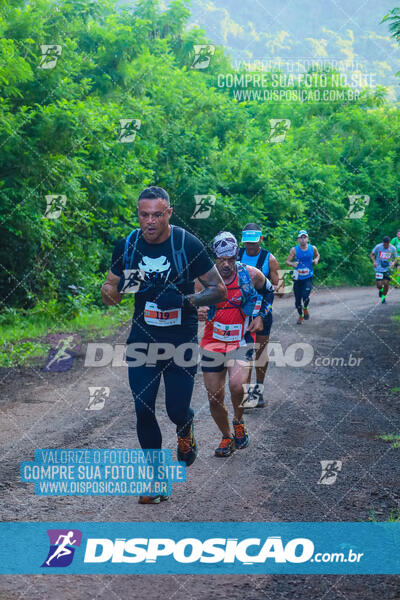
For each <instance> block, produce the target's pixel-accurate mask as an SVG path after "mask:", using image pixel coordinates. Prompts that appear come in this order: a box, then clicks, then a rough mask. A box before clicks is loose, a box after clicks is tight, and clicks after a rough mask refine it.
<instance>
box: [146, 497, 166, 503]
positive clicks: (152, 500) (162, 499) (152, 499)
mask: <svg viewBox="0 0 400 600" xmlns="http://www.w3.org/2000/svg"><path fill="white" fill-rule="evenodd" d="M168 498H169V496H139V504H160V502H165V501H166V500H168Z"/></svg>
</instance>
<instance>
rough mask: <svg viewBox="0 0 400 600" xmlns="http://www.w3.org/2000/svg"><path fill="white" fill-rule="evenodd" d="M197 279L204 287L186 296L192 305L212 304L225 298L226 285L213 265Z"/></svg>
mask: <svg viewBox="0 0 400 600" xmlns="http://www.w3.org/2000/svg"><path fill="white" fill-rule="evenodd" d="M198 279H199V282H200V283H201V285H202V286H203V287H204V289H203V290H202V291H201V292H197V293H196V294H190V295H189V296H186V298H187V300H189V302H191V303H192V304H193V305H194V306H212V305H213V304H218V302H223V301H224V300H226V297H227V291H226V287H225V284H224V282H223V281H222V278H221V275H220V274H219V273H218V270H217V267H216V266H215V265H214V266H213V268H212V269H210V270H209V271H208V272H207V273H205V274H204V275H201V276H200V277H199V278H198Z"/></svg>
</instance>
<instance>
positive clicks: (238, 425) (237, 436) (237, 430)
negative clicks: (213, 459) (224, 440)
mask: <svg viewBox="0 0 400 600" xmlns="http://www.w3.org/2000/svg"><path fill="white" fill-rule="evenodd" d="M233 431H234V434H233V437H234V440H235V446H236V448H237V449H238V450H242V449H243V448H247V446H248V445H249V443H250V439H249V434H248V433H247V429H246V425H245V424H244V423H243V421H237V420H236V419H234V421H233Z"/></svg>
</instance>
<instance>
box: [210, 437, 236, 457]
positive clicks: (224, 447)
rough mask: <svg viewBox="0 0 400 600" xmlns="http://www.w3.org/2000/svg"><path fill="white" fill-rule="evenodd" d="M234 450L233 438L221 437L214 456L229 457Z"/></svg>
mask: <svg viewBox="0 0 400 600" xmlns="http://www.w3.org/2000/svg"><path fill="white" fill-rule="evenodd" d="M235 450H236V446H235V440H234V439H233V437H223V438H222V440H221V443H220V445H219V446H218V448H216V449H215V456H222V457H225V456H230V455H231V454H233V453H234V452H235Z"/></svg>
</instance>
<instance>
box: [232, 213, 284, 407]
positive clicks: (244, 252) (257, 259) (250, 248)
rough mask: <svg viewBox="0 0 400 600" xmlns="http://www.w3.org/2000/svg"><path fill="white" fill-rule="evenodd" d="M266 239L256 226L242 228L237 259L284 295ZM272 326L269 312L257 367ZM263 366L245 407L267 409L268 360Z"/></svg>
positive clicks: (259, 337) (260, 334) (259, 339)
mask: <svg viewBox="0 0 400 600" xmlns="http://www.w3.org/2000/svg"><path fill="white" fill-rule="evenodd" d="M262 240H263V235H262V228H261V226H260V225H257V223H247V225H246V226H245V227H244V228H243V232H242V243H243V244H244V247H242V248H240V249H239V255H238V260H239V261H240V262H242V263H244V264H245V265H249V266H250V267H256V268H257V269H259V270H260V271H261V272H262V273H263V274H264V275H265V277H267V279H269V280H270V281H271V283H272V284H273V285H274V287H275V292H276V293H277V295H278V296H282V295H283V291H282V292H281V290H283V280H282V277H281V271H280V268H279V263H278V261H277V260H276V258H275V256H274V255H273V254H272V253H271V252H269V251H268V250H265V249H264V248H261V242H262ZM260 302H261V297H259V299H258V304H257V305H256V307H255V309H254V314H255V315H256V314H257V311H258V310H259V304H260ZM271 327H272V312H269V313H268V314H267V316H266V318H265V319H264V328H263V330H262V331H257V334H256V349H257V350H256V364H257V365H258V363H259V362H260V357H261V356H265V355H266V354H267V352H265V353H264V354H263V352H264V350H266V348H267V346H268V341H269V335H270V332H271ZM263 362H264V364H262V365H259V366H256V368H255V370H256V385H255V386H254V387H253V388H250V389H251V393H249V396H248V399H247V401H246V402H245V404H244V405H245V408H254V407H256V408H263V407H264V406H265V400H264V397H263V391H264V380H265V375H266V372H267V369H268V358H267V359H266V360H265V361H263ZM251 371H252V370H251V369H250V373H249V381H248V383H250V380H251Z"/></svg>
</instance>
